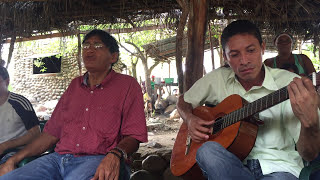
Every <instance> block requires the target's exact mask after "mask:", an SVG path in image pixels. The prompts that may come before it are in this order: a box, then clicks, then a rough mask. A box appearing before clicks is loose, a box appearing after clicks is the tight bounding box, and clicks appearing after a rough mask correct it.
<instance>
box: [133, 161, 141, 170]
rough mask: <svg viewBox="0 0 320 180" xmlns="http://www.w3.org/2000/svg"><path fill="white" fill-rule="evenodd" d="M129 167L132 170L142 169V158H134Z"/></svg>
mask: <svg viewBox="0 0 320 180" xmlns="http://www.w3.org/2000/svg"><path fill="white" fill-rule="evenodd" d="M131 169H132V170H134V171H136V170H140V169H142V160H134V161H133V162H132V164H131Z"/></svg>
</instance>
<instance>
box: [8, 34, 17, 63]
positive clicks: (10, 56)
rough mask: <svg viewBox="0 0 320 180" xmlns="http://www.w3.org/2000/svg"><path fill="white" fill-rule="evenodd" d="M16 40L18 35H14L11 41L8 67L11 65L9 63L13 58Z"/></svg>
mask: <svg viewBox="0 0 320 180" xmlns="http://www.w3.org/2000/svg"><path fill="white" fill-rule="evenodd" d="M15 41H16V35H12V37H11V42H10V47H9V54H8V61H7V65H6V68H7V69H8V67H9V64H10V62H11V58H12V53H13V50H14V43H15Z"/></svg>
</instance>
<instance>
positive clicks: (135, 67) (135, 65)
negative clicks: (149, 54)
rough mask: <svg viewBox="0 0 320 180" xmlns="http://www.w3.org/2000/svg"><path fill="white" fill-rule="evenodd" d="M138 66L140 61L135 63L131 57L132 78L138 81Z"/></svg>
mask: <svg viewBox="0 0 320 180" xmlns="http://www.w3.org/2000/svg"><path fill="white" fill-rule="evenodd" d="M137 64H138V59H137V60H136V61H135V62H134V59H133V57H132V56H131V67H132V68H131V69H132V77H134V78H135V79H137Z"/></svg>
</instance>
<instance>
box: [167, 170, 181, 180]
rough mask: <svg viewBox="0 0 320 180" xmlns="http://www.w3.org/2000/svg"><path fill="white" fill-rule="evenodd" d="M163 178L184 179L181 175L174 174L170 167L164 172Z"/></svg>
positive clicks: (168, 179) (170, 179)
mask: <svg viewBox="0 0 320 180" xmlns="http://www.w3.org/2000/svg"><path fill="white" fill-rule="evenodd" d="M163 180H183V179H182V178H181V177H177V176H174V175H173V174H172V172H171V170H170V167H168V168H167V169H166V170H165V171H164V173H163Z"/></svg>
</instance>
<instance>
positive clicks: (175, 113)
mask: <svg viewBox="0 0 320 180" xmlns="http://www.w3.org/2000/svg"><path fill="white" fill-rule="evenodd" d="M179 118H180V114H179V112H178V110H177V109H175V110H173V111H172V112H171V114H170V119H179Z"/></svg>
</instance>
